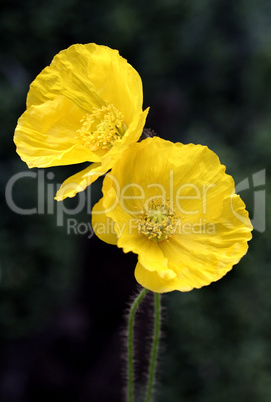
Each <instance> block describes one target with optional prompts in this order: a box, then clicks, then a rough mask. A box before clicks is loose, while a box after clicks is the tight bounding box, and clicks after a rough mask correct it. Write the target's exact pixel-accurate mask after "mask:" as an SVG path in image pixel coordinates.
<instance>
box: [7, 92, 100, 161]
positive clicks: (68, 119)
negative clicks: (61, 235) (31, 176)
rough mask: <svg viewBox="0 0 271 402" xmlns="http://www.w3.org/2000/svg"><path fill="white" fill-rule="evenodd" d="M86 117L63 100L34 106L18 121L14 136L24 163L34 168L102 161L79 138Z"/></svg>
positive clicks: (73, 105)
mask: <svg viewBox="0 0 271 402" xmlns="http://www.w3.org/2000/svg"><path fill="white" fill-rule="evenodd" d="M82 116H83V115H82V112H81V111H80V110H79V109H78V107H77V106H76V105H75V104H74V103H73V102H71V101H69V100H68V99H67V98H64V97H63V96H58V97H56V98H55V99H54V100H52V101H48V102H45V103H43V104H42V105H38V106H31V107H30V108H29V109H27V110H26V111H25V112H24V114H23V115H22V116H21V117H20V119H19V120H18V124H17V127H16V130H15V135H14V142H15V144H16V146H17V152H18V154H19V155H20V157H21V159H22V160H23V161H25V162H26V163H27V165H28V166H29V167H30V168H31V167H48V166H58V165H69V164H73V163H81V162H85V161H93V162H95V161H99V160H100V158H99V157H98V156H97V155H95V154H94V153H93V152H91V151H90V150H89V149H87V148H86V147H84V146H83V144H82V143H81V142H80V141H78V138H77V137H76V130H77V129H78V128H79V127H80V125H81V123H80V120H81V119H82Z"/></svg>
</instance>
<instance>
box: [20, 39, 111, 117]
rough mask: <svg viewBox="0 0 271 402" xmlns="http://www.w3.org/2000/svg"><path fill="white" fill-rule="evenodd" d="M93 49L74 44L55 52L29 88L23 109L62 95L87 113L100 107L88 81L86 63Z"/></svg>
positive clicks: (99, 99)
mask: <svg viewBox="0 0 271 402" xmlns="http://www.w3.org/2000/svg"><path fill="white" fill-rule="evenodd" d="M96 46H97V45H94V44H89V45H81V44H76V45H72V46H70V47H69V48H68V49H65V50H62V51H61V52H59V53H58V54H57V55H56V56H55V57H54V58H53V60H52V63H51V64H50V66H48V67H46V68H44V69H43V70H42V72H41V73H40V74H39V75H38V76H37V77H36V78H35V80H34V81H33V82H32V84H31V85H30V90H29V92H28V96H27V108H28V107H30V106H31V105H39V104H41V103H44V102H46V101H47V100H53V99H54V98H55V97H56V96H57V95H62V96H65V97H67V98H68V99H70V100H72V101H73V102H74V103H75V104H76V105H77V106H78V107H79V108H80V109H82V110H84V111H85V112H89V111H90V110H91V109H92V108H93V107H95V106H96V107H101V106H103V105H104V101H103V99H102V98H101V97H100V96H99V94H98V93H97V91H96V89H95V88H94V86H93V83H92V82H91V80H90V79H89V78H88V69H89V60H90V57H91V54H92V53H93V52H94V51H95V49H96Z"/></svg>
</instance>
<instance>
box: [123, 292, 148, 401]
mask: <svg viewBox="0 0 271 402" xmlns="http://www.w3.org/2000/svg"><path fill="white" fill-rule="evenodd" d="M147 292H148V291H147V289H144V288H143V289H142V290H141V291H140V293H139V295H138V296H137V297H136V298H135V300H134V301H133V303H132V305H131V308H130V312H129V316H128V339H127V342H128V373H127V376H128V388H127V402H133V401H134V368H133V362H134V348H133V344H134V321H135V314H136V311H137V308H138V306H139V304H140V302H141V301H142V299H143V298H144V297H145V296H146V294H147Z"/></svg>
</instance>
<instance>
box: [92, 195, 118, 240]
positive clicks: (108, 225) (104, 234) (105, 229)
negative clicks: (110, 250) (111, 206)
mask: <svg viewBox="0 0 271 402" xmlns="http://www.w3.org/2000/svg"><path fill="white" fill-rule="evenodd" d="M92 228H93V230H94V232H95V234H96V236H98V237H99V238H100V239H101V240H102V241H104V242H106V243H109V244H115V245H116V244H117V240H118V238H117V235H116V233H115V231H114V221H113V220H112V219H111V218H109V217H108V216H106V214H105V213H104V206H103V199H100V201H99V202H97V204H96V205H94V207H93V209H92Z"/></svg>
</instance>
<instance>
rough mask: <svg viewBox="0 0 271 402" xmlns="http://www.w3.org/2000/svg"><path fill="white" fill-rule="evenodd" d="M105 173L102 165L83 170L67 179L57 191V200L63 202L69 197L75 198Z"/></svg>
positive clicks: (94, 164)
mask: <svg viewBox="0 0 271 402" xmlns="http://www.w3.org/2000/svg"><path fill="white" fill-rule="evenodd" d="M105 173H106V170H104V167H103V166H101V164H100V163H93V164H92V165H90V166H89V167H87V168H86V169H84V170H81V172H79V173H76V174H74V175H73V176H71V177H69V178H68V179H66V180H65V181H64V183H63V184H62V185H61V187H60V189H59V190H58V191H57V193H56V196H55V200H57V201H62V200H64V199H65V198H67V197H74V196H75V195H76V194H77V193H79V192H80V191H83V190H85V188H86V187H87V186H89V185H90V184H91V183H93V182H94V181H95V180H97V179H98V177H100V176H102V175H103V174H105Z"/></svg>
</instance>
